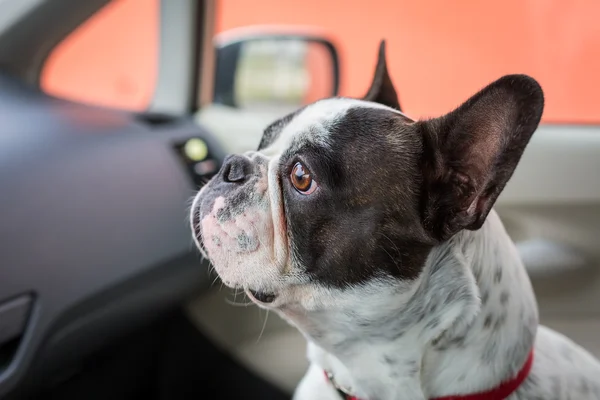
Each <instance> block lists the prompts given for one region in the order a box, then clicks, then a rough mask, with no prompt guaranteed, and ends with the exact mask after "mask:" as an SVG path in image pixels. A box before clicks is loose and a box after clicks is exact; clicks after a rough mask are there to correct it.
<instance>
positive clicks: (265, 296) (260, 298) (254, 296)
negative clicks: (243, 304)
mask: <svg viewBox="0 0 600 400" xmlns="http://www.w3.org/2000/svg"><path fill="white" fill-rule="evenodd" d="M246 295H247V296H248V297H249V298H250V300H252V301H253V302H255V303H258V304H270V303H272V302H273V301H275V297H276V295H275V293H270V292H259V291H256V290H250V289H246Z"/></svg>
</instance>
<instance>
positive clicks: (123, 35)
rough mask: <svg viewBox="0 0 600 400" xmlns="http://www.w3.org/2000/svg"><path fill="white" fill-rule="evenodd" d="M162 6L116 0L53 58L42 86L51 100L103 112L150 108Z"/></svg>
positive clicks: (148, 1)
mask: <svg viewBox="0 0 600 400" xmlns="http://www.w3.org/2000/svg"><path fill="white" fill-rule="evenodd" d="M158 35H159V0H114V1H112V2H109V3H108V4H107V5H106V6H105V7H103V8H102V9H100V10H99V11H98V12H97V13H95V14H94V15H93V16H92V17H91V18H89V19H88V20H87V21H86V22H85V23H83V24H82V25H81V26H79V27H78V28H77V29H76V30H75V31H73V32H72V33H71V34H70V35H68V36H67V37H66V38H65V39H64V40H63V41H62V42H61V43H60V44H59V45H58V46H57V47H56V48H55V49H54V50H53V51H52V53H51V54H50V55H49V57H48V59H47V61H46V63H45V64H44V67H43V70H42V73H41V77H40V85H41V88H42V89H43V90H44V91H46V92H47V93H49V94H52V95H55V96H58V97H62V98H67V99H69V100H75V101H80V102H85V103H91V104H96V105H100V106H107V107H114V108H122V109H128V110H134V111H141V110H144V109H146V108H147V107H148V105H149V103H150V101H151V99H152V95H153V92H154V88H155V82H156V77H157V66H158Z"/></svg>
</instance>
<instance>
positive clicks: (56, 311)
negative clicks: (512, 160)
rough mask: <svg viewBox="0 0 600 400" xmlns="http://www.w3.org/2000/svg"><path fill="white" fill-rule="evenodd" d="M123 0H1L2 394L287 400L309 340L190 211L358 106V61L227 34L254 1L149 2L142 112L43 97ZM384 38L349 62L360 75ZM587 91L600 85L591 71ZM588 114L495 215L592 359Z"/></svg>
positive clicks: (594, 313) (544, 128) (293, 31)
mask: <svg viewBox="0 0 600 400" xmlns="http://www.w3.org/2000/svg"><path fill="white" fill-rule="evenodd" d="M117 3H120V4H123V7H125V6H127V7H131V10H132V12H135V9H136V8H135V7H142V6H141V4H142V3H143V2H140V1H133V0H113V1H110V0H86V1H80V0H27V1H25V0H2V1H0V129H1V130H2V133H1V134H0V182H1V184H2V189H1V190H0V220H1V221H2V223H0V243H1V251H0V398H6V399H75V398H77V399H80V398H85V399H95V398H98V399H100V398H102V399H106V398H112V399H142V398H143V399H174V398H176V399H191V398H209V397H213V396H214V395H215V394H218V396H220V397H217V398H242V397H246V398H267V399H280V398H281V399H284V398H290V396H291V394H292V392H293V390H294V388H295V386H296V385H297V383H298V381H299V380H300V378H301V377H302V376H303V374H304V372H305V371H306V368H307V365H308V363H307V360H306V355H305V352H306V344H305V340H304V338H303V337H302V335H301V334H300V333H299V332H298V331H297V330H295V329H294V328H293V327H291V326H290V325H288V323H287V322H285V321H283V320H282V319H280V318H279V317H277V316H276V315H272V314H268V313H267V312H266V311H264V310H261V309H259V308H258V307H256V306H254V305H251V303H250V302H249V301H248V300H247V299H245V298H244V295H243V294H238V293H236V292H234V291H232V290H230V289H228V288H226V287H225V286H223V285H222V284H221V282H220V281H219V280H218V278H217V277H216V275H215V273H214V272H213V271H212V270H211V267H210V264H209V262H208V261H207V260H205V259H203V258H202V257H201V255H200V253H199V252H198V250H197V249H196V247H195V246H194V243H193V240H192V236H191V233H190V228H189V221H188V211H189V208H190V206H191V199H192V197H193V196H194V194H195V193H196V192H197V191H198V190H199V189H200V188H201V187H202V185H203V184H205V183H206V182H207V181H208V180H209V179H210V178H211V177H212V176H214V175H215V174H216V172H217V171H218V170H219V168H220V166H221V164H222V162H223V159H224V157H225V156H226V155H227V154H229V153H235V152H245V151H248V150H254V149H255V148H256V147H257V145H258V143H259V140H260V138H261V135H262V132H263V129H264V128H265V127H266V126H267V125H268V124H269V123H271V122H272V121H273V120H275V119H277V118H280V117H281V116H283V115H285V114H287V113H288V112H290V111H291V110H294V109H296V108H298V107H300V106H303V105H305V104H308V103H311V102H313V101H315V100H317V99H321V98H326V97H332V96H337V95H347V93H346V92H344V90H343V82H346V81H345V80H344V79H346V78H345V75H344V74H345V73H346V72H347V71H349V70H351V68H350V67H349V65H348V63H347V60H348V58H349V57H348V56H347V50H344V51H346V53H344V52H343V51H342V49H343V47H342V46H340V45H339V40H337V41H336V39H335V37H334V36H332V35H331V33H330V32H329V31H327V30H326V29H325V28H326V27H318V26H316V25H315V26H312V27H311V26H308V25H309V24H307V25H301V24H292V23H281V24H274V23H269V22H268V21H267V19H265V23H260V24H259V23H256V22H255V21H253V20H252V21H251V20H249V21H248V22H247V23H245V24H246V25H247V26H246V27H241V28H240V27H234V28H231V29H229V28H226V27H224V25H223V22H222V20H220V19H219V14H218V13H219V12H225V11H224V8H225V7H230V8H231V9H234V8H244V7H249V6H240V5H239V4H237V5H236V4H233V3H235V2H231V1H229V2H228V1H226V0H223V1H222V2H220V1H218V0H217V1H215V0H206V1H203V0H198V1H195V0H179V1H168V0H153V4H155V7H156V15H155V16H156V25H157V28H156V32H157V35H158V38H157V40H156V41H155V42H153V43H155V47H156V49H154V50H153V51H154V52H155V53H152V54H154V55H155V56H156V63H157V65H156V70H155V73H154V75H152V76H154V79H153V81H154V84H153V85H154V86H153V90H151V94H150V95H149V97H148V99H147V100H148V101H147V102H146V104H145V105H144V107H143V109H136V110H132V109H126V108H120V107H116V106H114V105H113V104H108V103H101V102H97V103H96V104H93V103H91V102H89V101H81V100H78V99H74V98H72V97H71V98H69V96H61V95H57V94H56V93H51V91H49V90H46V89H45V87H44V82H46V81H45V80H44V79H46V78H44V69H45V65H46V62H47V61H48V60H49V59H52V58H51V55H52V54H53V50H54V49H56V48H58V47H59V46H61V45H62V44H63V43H64V41H65V38H68V37H69V36H70V35H71V34H72V33H73V32H78V30H79V31H82V29H83V28H82V27H83V26H84V25H85V24H86V22H88V21H92V20H93V19H94V18H95V16H97V15H100V14H101V13H102V12H105V11H106V10H110V7H113V6H115V4H117ZM264 3H265V4H267V6H268V5H269V4H271V3H269V2H268V1H265V2H264ZM407 3H408V2H407ZM144 4H147V3H144ZM382 4H384V2H382ZM271 5H272V4H271ZM338 5H339V4H338ZM256 7H258V5H257V6H256ZM265 7H266V6H265ZM296 7H312V6H309V5H305V6H301V5H300V3H298V4H296ZM332 8H334V7H333V6H332ZM103 10H104V11H103ZM580 11H581V10H580ZM231 12H233V11H231ZM324 12H326V11H324ZM332 12H333V11H332ZM140 13H141V12H140ZM290 13H293V10H292V11H290ZM242 14H243V13H242ZM140 15H142V14H140ZM274 18H275V17H274ZM323 18H329V17H323ZM124 21H127V22H126V23H127V24H128V26H129V25H132V26H133V25H134V24H133V22H131V21H132V20H131V18H129V19H127V18H125V17H124ZM219 24H220V25H219ZM132 29H133V28H132ZM373 29H375V28H373ZM375 35H382V34H381V33H380V32H376V33H375ZM123 40H125V39H123ZM393 40H399V39H398V38H395V37H390V38H389V41H390V42H391V41H393ZM595 40H596V42H595V43H596V44H600V36H598V35H596V36H595ZM377 44H378V43H377V41H373V42H372V43H368V46H369V47H368V48H371V49H372V52H370V53H369V54H359V55H358V56H357V57H358V59H362V60H363V62H362V63H363V64H364V66H362V67H361V68H363V69H364V70H367V71H370V70H372V69H373V68H374V67H375V56H376V47H377ZM344 54H346V57H343V55H344ZM573 57H576V55H574V56H573ZM355 59H356V58H355ZM91 62H92V63H97V61H96V60H91ZM596 62H598V61H597V60H596ZM76 67H77V66H76ZM140 74H141V72H140ZM392 75H393V76H395V74H394V73H393V72H392ZM275 77H277V78H275ZM307 77H308V78H307ZM73 79H74V81H76V79H77V77H76V76H74V77H73ZM86 79H87V78H86ZM77 82H79V81H77ZM307 82H309V83H308V84H307ZM587 84H588V85H591V86H593V87H595V88H596V89H600V87H599V86H598V81H597V77H596V82H593V80H591V81H588V83H587ZM77 85H80V83H77V84H75V86H74V87H75V88H76V89H77ZM99 86H101V85H100V84H99ZM90 87H91V86H90ZM399 87H400V90H402V85H399ZM125 89H127V88H125ZM125 89H123V90H124V93H127V90H125ZM359 89H360V90H362V89H361V88H359ZM364 89H366V87H365V88H364ZM99 90H103V88H102V87H100V89H99ZM360 90H358V91H359V92H360ZM83 92H86V93H83ZM90 93H91V89H90V90H89V91H88V90H86V91H82V96H85V95H89V94H90ZM399 95H400V99H401V102H402V99H403V96H402V91H400V93H399ZM406 98H407V101H408V100H409V96H407V97H406ZM408 108H410V107H408ZM590 110H592V111H591V114H590V115H591V116H590V117H589V118H588V120H586V121H584V122H580V121H571V122H569V121H567V122H563V123H556V122H552V121H551V120H549V121H548V122H547V123H543V124H542V125H541V126H540V128H539V129H538V131H537V132H536V134H534V136H533V139H532V141H531V143H530V145H529V147H528V148H527V150H526V151H525V154H524V156H523V159H522V161H521V163H520V165H519V167H518V168H517V170H516V172H515V175H514V176H513V178H512V180H511V181H510V182H509V184H508V186H507V187H506V189H505V191H504V192H503V194H502V196H501V197H500V199H499V201H498V204H497V206H496V209H497V211H498V213H499V215H500V217H501V219H502V220H503V222H504V224H505V226H506V228H507V230H508V233H509V234H510V236H511V238H512V239H513V240H514V241H515V243H516V244H517V247H518V249H519V251H520V253H521V257H522V258H523V261H524V264H525V266H526V268H527V271H528V273H529V275H530V277H531V279H532V283H533V286H534V289H535V293H536V296H537V300H538V304H539V307H540V315H541V322H542V323H543V324H545V325H547V326H549V327H551V328H553V329H556V330H557V331H559V332H561V333H564V334H565V335H567V336H569V337H570V338H572V339H573V340H574V341H575V342H577V343H578V344H580V345H582V346H583V347H585V348H586V349H588V350H590V351H591V352H592V353H594V354H595V355H596V356H600V339H599V336H598V332H600V307H599V305H600V274H599V271H600V269H599V266H600V265H599V264H598V260H599V259H600V179H599V178H598V177H597V171H600V157H599V156H598V155H599V154H600V114H599V111H598V110H597V108H590ZM594 113H595V114H594ZM594 118H595V119H594Z"/></svg>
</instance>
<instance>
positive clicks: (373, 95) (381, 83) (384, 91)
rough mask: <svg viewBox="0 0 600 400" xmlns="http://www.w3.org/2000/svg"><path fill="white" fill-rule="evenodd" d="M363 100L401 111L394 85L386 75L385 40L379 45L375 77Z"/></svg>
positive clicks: (387, 74)
mask: <svg viewBox="0 0 600 400" xmlns="http://www.w3.org/2000/svg"><path fill="white" fill-rule="evenodd" d="M363 100H367V101H373V102H375V103H379V104H383V105H386V106H388V107H392V108H395V109H396V110H398V111H402V109H401V108H400V102H399V101H398V95H397V94H396V89H394V84H393V83H392V79H391V78H390V75H389V73H388V69H387V61H386V58H385V40H382V41H381V43H380V44H379V54H378V56H377V66H376V67H375V75H374V76H373V81H372V82H371V87H370V88H369V91H368V92H367V94H366V95H365V96H364V97H363Z"/></svg>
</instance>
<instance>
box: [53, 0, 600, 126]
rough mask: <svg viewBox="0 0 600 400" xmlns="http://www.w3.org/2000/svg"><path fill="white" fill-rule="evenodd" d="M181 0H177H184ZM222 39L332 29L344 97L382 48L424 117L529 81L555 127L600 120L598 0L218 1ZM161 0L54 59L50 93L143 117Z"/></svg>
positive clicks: (84, 36)
mask: <svg viewBox="0 0 600 400" xmlns="http://www.w3.org/2000/svg"><path fill="white" fill-rule="evenodd" d="M174 1H176V0H174ZM217 5H218V15H217V31H218V32H222V31H226V30H228V29H231V28H235V27H240V26H245V25H254V24H301V25H313V26H317V27H321V28H326V29H328V30H329V32H330V33H331V35H332V38H333V39H334V40H335V42H336V44H337V45H338V47H339V50H340V53H341V59H342V67H343V70H342V82H341V84H342V87H341V89H342V94H344V95H350V96H360V95H362V94H363V93H364V92H365V91H366V89H367V86H368V84H369V80H370V78H371V74H372V72H373V68H374V63H375V55H376V48H377V44H378V42H379V40H380V39H381V38H386V39H388V61H389V65H390V71H391V75H392V79H393V80H394V82H395V84H396V87H397V88H398V92H399V96H400V101H401V103H402V105H403V107H404V108H405V110H406V111H407V112H408V113H409V114H410V115H412V116H414V117H421V116H432V115H439V114H441V113H444V112H447V111H449V110H450V109H452V108H453V107H455V106H456V105H458V104H459V103H460V102H461V101H463V100H464V99H465V98H466V97H468V96H469V95H471V94H472V93H474V92H475V91H476V90H478V89H479V88H480V87H482V86H483V85H485V84H486V83H488V82H490V81H492V80H494V79H496V78H498V77H500V76H501V75H503V74H507V73H528V74H530V75H532V76H534V77H535V78H537V79H538V80H539V81H540V82H541V84H542V86H543V87H544V90H545V92H546V98H547V105H546V110H545V113H544V120H545V121H546V122H581V123H592V122H595V123H600V107H598V101H597V100H596V97H597V93H599V92H600V76H599V75H598V73H597V71H600V51H598V49H600V24H599V23H598V15H600V2H598V1H596V0H570V1H568V2H567V1H561V0H504V1H497V2H488V1H480V0H460V1H433V0H419V1H415V0H370V1H358V0H326V1H323V0H285V1H284V0H253V1H243V0H218V3H217ZM158 8H159V7H158V0H114V1H113V2H112V3H110V4H109V5H108V6H107V7H106V8H104V9H103V10H101V11H100V12H99V13H98V14H96V15H95V16H93V17H92V18H91V19H90V21H88V23H86V24H85V25H84V26H82V27H81V28H80V29H78V30H77V31H76V32H75V33H74V34H73V35H71V36H70V37H69V38H68V39H67V40H66V41H65V42H64V43H63V44H62V45H61V46H59V48H58V49H57V50H56V51H55V52H54V53H53V54H52V55H51V56H50V58H49V60H48V63H47V65H46V68H45V70H44V72H43V74H42V87H43V88H44V89H45V90H47V91H48V92H50V93H53V94H56V95H59V96H64V97H67V98H72V99H75V100H79V101H87V102H92V103H98V104H102V105H107V106H115V107H123V108H129V109H136V110H143V109H144V108H145V107H146V106H147V105H148V102H149V100H150V98H151V96H152V93H153V90H154V81H155V78H156V72H157V64H156V57H157V52H156V46H157V43H158V12H159V9H158Z"/></svg>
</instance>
